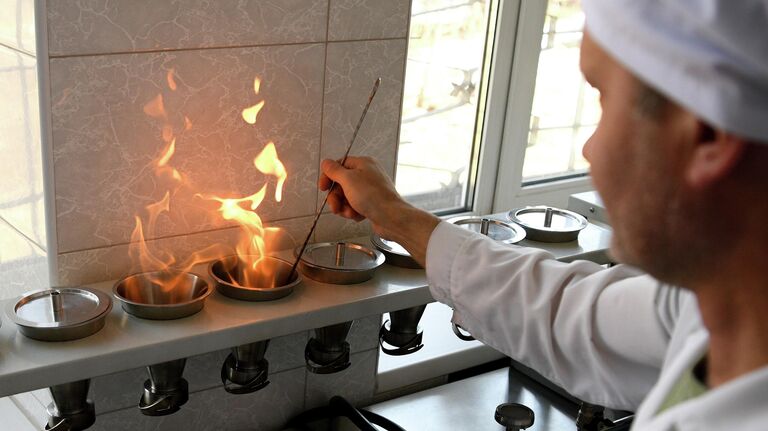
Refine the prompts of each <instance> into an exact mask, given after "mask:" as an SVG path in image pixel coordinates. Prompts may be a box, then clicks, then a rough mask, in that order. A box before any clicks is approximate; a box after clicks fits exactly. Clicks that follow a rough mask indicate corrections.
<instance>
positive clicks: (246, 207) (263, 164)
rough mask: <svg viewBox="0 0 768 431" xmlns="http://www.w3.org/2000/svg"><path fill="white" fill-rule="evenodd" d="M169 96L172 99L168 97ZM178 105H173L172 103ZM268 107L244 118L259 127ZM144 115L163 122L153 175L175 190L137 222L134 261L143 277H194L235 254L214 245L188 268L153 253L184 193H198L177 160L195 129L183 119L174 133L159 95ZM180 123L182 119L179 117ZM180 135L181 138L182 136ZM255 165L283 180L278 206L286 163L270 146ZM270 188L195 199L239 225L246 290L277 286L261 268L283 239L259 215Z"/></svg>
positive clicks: (257, 84) (278, 194)
mask: <svg viewBox="0 0 768 431" xmlns="http://www.w3.org/2000/svg"><path fill="white" fill-rule="evenodd" d="M166 82H167V86H168V89H169V90H170V91H176V90H177V89H178V86H177V84H176V72H175V70H174V69H169V70H168V71H167V72H166ZM260 89H261V80H260V79H259V78H258V77H256V78H255V79H254V82H253V91H254V93H255V94H257V95H258V94H259V91H260ZM166 94H167V93H166ZM171 100H172V99H171ZM264 105H265V101H264V100H261V101H259V102H258V103H256V104H255V105H253V106H251V107H248V108H245V109H243V110H242V117H243V120H245V121H246V122H247V123H248V124H255V123H256V119H257V117H258V115H259V112H261V110H262V109H263V108H264ZM143 109H144V113H145V114H147V115H148V116H150V117H152V118H155V119H158V120H160V121H161V122H162V129H161V133H160V138H161V139H162V141H163V142H164V144H165V145H164V147H163V149H162V150H161V151H160V152H159V153H158V155H157V156H156V157H155V159H154V160H153V161H152V164H151V166H152V169H153V173H154V175H155V177H156V178H157V179H158V180H162V181H165V182H163V183H161V182H158V184H169V189H168V190H167V191H166V192H165V194H164V196H163V198H162V199H160V200H159V201H157V202H154V203H151V204H149V205H147V206H146V209H145V214H144V216H145V220H146V224H145V223H143V218H142V217H141V216H139V215H136V216H135V217H134V220H135V228H134V230H133V233H132V234H131V244H130V247H129V255H130V257H131V259H132V261H133V262H134V265H135V266H136V267H138V269H140V270H141V271H142V272H147V271H153V270H161V271H169V272H170V271H171V270H176V271H189V270H190V269H191V268H192V266H194V265H196V264H198V263H201V262H204V261H209V260H213V259H217V258H222V257H224V256H227V255H231V254H232V250H231V249H228V248H227V247H225V246H223V245H221V244H214V245H212V246H209V247H207V248H206V249H204V250H201V251H198V252H195V253H193V254H192V256H190V257H189V258H188V259H186V260H184V261H183V262H177V261H176V259H175V258H174V257H173V256H172V255H171V254H170V253H167V252H165V251H163V250H156V249H155V248H156V247H150V245H148V244H147V242H146V241H145V234H146V235H152V236H154V235H155V231H156V227H157V224H158V221H159V219H160V218H161V217H162V215H163V214H164V213H168V212H170V211H171V208H172V205H173V199H172V198H173V197H174V196H176V195H177V193H179V192H188V191H192V190H190V189H191V186H190V185H189V184H188V183H187V181H186V179H185V176H184V175H182V174H181V173H180V172H179V171H178V170H177V169H176V168H175V167H174V166H173V165H172V161H173V157H174V155H175V154H176V151H177V149H178V146H179V145H183V144H182V142H183V137H184V133H185V132H187V131H189V130H191V129H192V127H193V124H192V120H190V119H189V118H188V117H186V116H183V119H184V123H183V126H182V125H181V124H178V125H177V126H178V128H175V127H174V124H173V123H172V121H171V119H170V117H169V115H168V112H167V111H166V100H165V99H164V97H163V93H160V94H158V95H157V96H155V97H154V98H153V99H152V100H150V101H149V102H148V103H146V104H145V105H144V108H143ZM179 118H180V117H179ZM176 130H179V131H180V132H179V133H180V135H177V134H176V133H177V132H176ZM253 165H254V166H255V167H256V169H257V170H259V172H261V173H262V174H264V175H267V176H273V177H275V178H276V179H277V184H276V186H275V192H274V198H275V201H277V202H280V201H281V200H282V192H283V186H284V184H285V181H286V179H287V177H288V173H287V171H286V169H285V165H284V164H283V163H282V161H280V159H279V157H278V155H277V149H276V147H275V144H274V143H273V142H268V143H267V144H266V145H265V146H264V148H263V149H262V150H261V152H260V153H259V154H258V155H257V156H256V157H255V158H254V159H253ZM267 187H268V183H267V182H266V181H265V183H264V184H263V185H262V186H261V187H260V188H259V190H258V191H257V192H256V193H253V194H251V195H249V196H245V197H237V198H230V197H219V196H216V195H213V194H210V193H204V192H199V191H192V192H194V194H193V195H194V196H196V197H199V198H202V199H206V200H211V201H214V202H218V204H219V208H218V214H219V216H220V217H221V218H222V219H224V220H228V221H233V222H235V223H237V225H238V226H239V227H240V230H241V234H240V236H239V240H238V243H237V244H236V246H235V250H234V253H235V254H236V255H237V256H238V259H239V261H240V264H239V265H238V267H239V268H240V272H239V273H238V274H233V276H232V280H231V281H232V282H233V283H235V284H239V285H242V286H253V285H255V284H256V283H257V281H259V282H261V283H263V282H264V280H270V281H271V282H272V283H273V284H274V274H265V271H264V270H263V269H264V267H262V266H260V265H259V262H261V261H262V258H263V257H264V256H266V255H267V254H268V252H269V246H270V244H271V243H273V242H275V241H276V240H277V238H278V234H279V232H280V229H278V228H274V227H267V226H264V223H263V222H262V219H261V217H260V216H259V214H258V213H257V209H258V208H259V206H260V205H261V204H262V203H263V202H264V200H265V198H266V196H267ZM159 284H161V285H162V288H163V289H173V288H174V287H175V285H176V282H171V283H168V282H167V281H166V282H164V283H159Z"/></svg>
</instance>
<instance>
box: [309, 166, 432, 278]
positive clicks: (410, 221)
mask: <svg viewBox="0 0 768 431" xmlns="http://www.w3.org/2000/svg"><path fill="white" fill-rule="evenodd" d="M320 169H321V170H322V174H321V175H320V180H319V181H318V187H319V188H320V190H323V191H325V190H328V189H329V188H330V187H331V184H332V183H333V182H334V181H335V182H336V186H335V187H334V188H333V190H332V191H331V195H330V196H329V197H328V204H329V205H330V206H331V211H333V213H334V214H338V215H340V216H342V217H346V218H349V219H352V220H356V221H361V220H364V219H366V218H367V219H368V220H370V221H371V223H372V225H373V229H374V231H376V233H377V234H379V235H380V236H381V237H382V238H386V239H390V240H393V241H396V242H397V243H399V244H400V245H402V246H403V247H405V249H406V250H408V251H409V252H410V253H411V256H413V258H414V259H416V261H417V262H419V263H420V264H421V265H422V266H423V265H424V264H425V261H426V253H427V245H428V244H429V237H430V235H431V234H432V230H434V228H435V226H437V224H438V223H439V222H440V220H439V219H438V218H437V217H435V216H433V215H432V214H430V213H427V212H424V211H421V210H419V209H416V208H414V207H413V206H411V205H410V204H408V203H407V202H405V201H404V200H403V198H401V197H400V195H399V194H398V193H397V190H395V185H394V184H393V183H392V180H390V179H389V177H388V176H387V174H386V173H385V172H384V170H383V169H382V168H381V166H379V164H378V163H376V161H375V160H373V159H371V158H369V157H347V160H346V162H345V163H344V166H342V165H341V164H340V163H338V162H335V161H333V160H323V162H322V163H321V165H320Z"/></svg>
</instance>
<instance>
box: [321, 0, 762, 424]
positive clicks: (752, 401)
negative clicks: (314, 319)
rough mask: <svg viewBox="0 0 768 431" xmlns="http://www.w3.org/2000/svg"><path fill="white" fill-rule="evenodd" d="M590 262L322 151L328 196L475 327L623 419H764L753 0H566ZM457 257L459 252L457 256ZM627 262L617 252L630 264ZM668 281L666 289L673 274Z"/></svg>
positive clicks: (757, 51) (757, 8) (758, 7)
mask: <svg viewBox="0 0 768 431" xmlns="http://www.w3.org/2000/svg"><path fill="white" fill-rule="evenodd" d="M584 3H585V13H586V17H587V21H586V32H585V35H584V40H583V43H582V58H581V68H582V71H583V73H584V75H585V77H586V79H587V80H588V81H589V82H590V84H591V85H593V86H594V87H595V88H596V89H597V90H599V91H600V96H601V97H600V102H601V105H602V109H603V114H602V118H601V120H600V123H599V125H598V127H597V130H596V131H595V133H594V135H593V136H592V137H591V138H590V140H589V141H588V143H587V144H586V145H585V147H584V155H585V157H586V158H587V159H588V160H589V161H590V163H591V175H592V179H593V181H594V185H595V187H596V189H597V190H598V192H599V193H600V194H601V196H602V198H603V200H604V202H605V206H606V209H607V212H608V215H609V217H610V220H611V223H612V226H613V229H614V231H613V243H612V246H611V251H612V253H613V255H614V257H615V258H616V259H617V260H618V261H621V262H623V263H624V264H623V265H618V266H616V267H613V268H611V269H604V268H602V267H600V266H598V265H595V264H592V263H589V262H574V263H571V264H564V263H559V262H557V261H555V260H554V259H553V258H552V256H550V255H548V254H547V253H544V252H542V251H537V250H533V249H526V248H521V247H508V246H504V245H499V244H497V243H495V242H494V241H491V240H489V239H487V238H485V237H483V236H480V235H477V234H474V233H471V232H470V231H468V230H464V229H461V228H458V227H456V226H453V225H450V224H447V223H445V222H442V221H440V220H439V219H438V218H436V217H434V216H432V215H431V214H429V213H426V212H423V211H420V210H418V209H416V208H413V207H412V206H410V205H408V204H407V203H406V202H404V201H403V200H402V199H401V198H400V196H398V194H397V192H396V191H395V189H394V186H393V185H392V183H391V181H390V180H389V179H388V178H387V177H386V175H385V174H384V173H383V171H382V170H381V169H380V168H379V166H378V165H377V164H376V163H375V162H374V161H373V160H371V159H367V158H354V157H350V158H349V159H348V160H347V162H346V164H345V166H341V165H339V164H338V163H336V162H334V161H331V160H325V161H323V164H322V171H323V175H322V176H321V179H320V188H321V189H323V190H327V189H328V187H329V186H330V183H331V180H334V181H336V182H337V183H338V184H340V186H341V188H340V189H339V188H338V187H337V188H335V189H334V190H333V192H332V194H331V197H330V199H329V202H330V205H331V208H332V210H333V211H334V212H335V213H337V214H340V215H343V216H345V217H348V218H352V219H355V220H362V219H363V218H368V219H369V220H370V221H371V223H372V225H373V228H374V229H375V230H376V231H377V232H378V233H379V234H380V235H382V236H383V237H385V238H389V239H392V240H395V241H397V242H399V243H400V244H402V245H403V246H404V247H405V248H406V249H408V250H409V251H410V252H411V254H412V255H413V256H414V257H415V258H416V259H417V260H418V261H419V262H421V263H422V264H425V267H426V271H427V277H428V279H429V284H430V289H431V292H432V295H433V296H434V298H435V299H436V300H438V301H440V302H444V303H446V304H448V305H450V306H452V307H454V309H455V315H454V319H455V321H456V322H457V323H459V324H461V326H463V327H464V328H466V329H467V330H469V331H470V332H471V333H472V334H473V335H474V336H475V337H476V338H478V339H480V340H482V341H483V342H485V343H487V344H489V345H491V346H493V347H495V348H497V349H498V350H501V351H503V352H505V353H507V354H508V355H510V356H511V357H513V358H515V359H517V360H519V361H521V362H523V363H524V364H526V365H528V366H530V367H532V368H534V369H536V370H537V371H539V372H541V373H542V374H543V375H544V376H545V377H547V378H549V379H551V380H552V381H554V382H555V383H557V384H559V385H561V386H562V387H564V388H565V389H567V390H568V391H570V392H571V393H573V394H574V395H575V396H577V397H579V398H582V399H584V400H586V401H589V402H592V403H596V404H601V405H605V406H609V407H614V408H620V409H626V410H632V411H636V412H637V415H636V418H635V423H634V429H643V430H654V431H662V430H679V431H684V430H702V429H739V430H758V429H760V430H768V0H738V1H733V0H653V1H651V0H641V1H638V0H584ZM468 256H471V259H467V257H468ZM630 265H631V266H630ZM674 286H680V287H674Z"/></svg>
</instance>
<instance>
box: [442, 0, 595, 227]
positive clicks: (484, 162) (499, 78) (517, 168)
mask: <svg viewBox="0 0 768 431" xmlns="http://www.w3.org/2000/svg"><path fill="white" fill-rule="evenodd" d="M500 3H501V4H500V5H499V11H498V16H497V23H496V34H495V40H494V44H493V49H494V51H493V59H492V66H491V72H490V82H489V88H488V98H487V101H486V108H485V109H486V114H485V115H486V117H485V124H484V130H483V135H482V141H481V142H482V145H481V147H480V153H479V159H478V172H477V174H476V183H475V184H473V186H474V194H475V195H474V199H473V201H472V202H473V204H474V205H473V207H472V211H470V212H471V213H473V214H490V213H497V212H503V211H508V210H510V209H513V208H517V207H520V206H526V205H553V206H559V207H563V208H564V207H566V206H567V204H568V197H569V196H570V195H571V194H573V193H579V192H584V191H590V190H593V186H592V182H591V179H590V177H589V173H586V174H584V173H576V174H569V175H564V176H555V177H552V178H550V179H544V180H537V181H533V182H529V183H526V182H525V181H523V164H524V162H525V152H526V147H527V143H528V133H529V130H530V118H531V110H532V107H533V97H534V91H535V87H536V75H537V71H538V64H539V54H540V52H541V37H542V30H543V28H544V22H545V18H546V12H547V5H548V3H549V2H548V1H535V2H533V1H522V0H516V1H501V2H500ZM454 215H457V214H454Z"/></svg>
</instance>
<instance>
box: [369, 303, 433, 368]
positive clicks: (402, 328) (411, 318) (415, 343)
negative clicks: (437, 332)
mask: <svg viewBox="0 0 768 431" xmlns="http://www.w3.org/2000/svg"><path fill="white" fill-rule="evenodd" d="M426 308H427V305H426V304H424V305H419V306H416V307H411V308H405V309H403V310H397V311H392V312H390V313H389V318H390V320H388V321H386V322H384V324H383V325H381V329H380V330H379V345H380V346H381V351H382V352H384V353H386V354H387V355H392V356H402V355H410V354H411V353H415V352H418V351H419V350H421V348H422V347H424V344H423V343H422V339H423V336H424V331H421V330H420V329H421V328H419V320H421V316H422V315H424V310H425V309H426ZM387 323H389V327H387ZM384 343H386V344H388V345H390V346H394V347H395V348H389V347H386V346H385V345H384Z"/></svg>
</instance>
